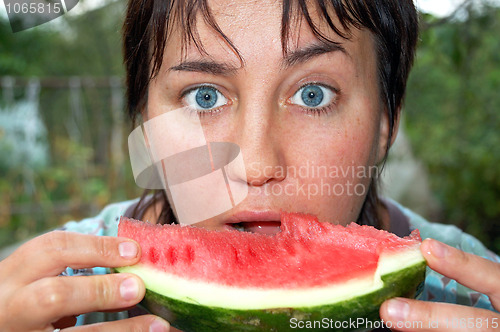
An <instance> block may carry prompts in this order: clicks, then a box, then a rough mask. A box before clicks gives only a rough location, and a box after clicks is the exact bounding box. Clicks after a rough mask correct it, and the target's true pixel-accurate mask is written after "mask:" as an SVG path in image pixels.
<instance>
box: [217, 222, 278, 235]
mask: <svg viewBox="0 0 500 332" xmlns="http://www.w3.org/2000/svg"><path fill="white" fill-rule="evenodd" d="M227 225H228V226H230V227H233V228H234V229H236V230H238V231H241V232H250V233H258V234H265V235H274V234H277V233H279V232H280V231H281V229H280V226H281V222H280V221H251V222H239V223H236V224H227Z"/></svg>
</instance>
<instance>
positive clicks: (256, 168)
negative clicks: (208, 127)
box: [235, 105, 286, 187]
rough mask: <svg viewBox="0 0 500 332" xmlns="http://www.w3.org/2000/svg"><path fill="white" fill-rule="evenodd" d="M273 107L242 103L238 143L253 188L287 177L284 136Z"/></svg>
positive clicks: (238, 126) (248, 180)
mask: <svg viewBox="0 0 500 332" xmlns="http://www.w3.org/2000/svg"><path fill="white" fill-rule="evenodd" d="M277 111H279V110H275V109H271V108H263V106H262V105H261V106H259V109H255V107H254V108H253V109H251V108H250V106H243V107H242V109H240V112H241V113H240V115H241V116H239V117H238V123H237V129H236V130H237V133H238V134H237V135H235V136H236V137H237V144H238V145H239V146H240V148H241V152H242V154H243V158H244V161H245V170H246V181H247V183H248V185H249V186H250V187H252V186H263V185H265V184H267V183H270V182H280V181H283V180H284V179H285V178H286V163H285V155H284V153H283V149H282V142H283V140H284V137H283V136H282V133H281V129H280V128H281V126H280V124H279V123H278V116H277V114H276V112H277Z"/></svg>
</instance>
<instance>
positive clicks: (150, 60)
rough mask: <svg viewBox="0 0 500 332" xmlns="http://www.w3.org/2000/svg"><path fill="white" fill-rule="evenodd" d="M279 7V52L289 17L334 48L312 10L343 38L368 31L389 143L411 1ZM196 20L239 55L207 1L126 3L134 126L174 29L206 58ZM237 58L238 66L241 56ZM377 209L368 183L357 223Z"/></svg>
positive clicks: (327, 0)
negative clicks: (338, 24) (374, 57)
mask: <svg viewBox="0 0 500 332" xmlns="http://www.w3.org/2000/svg"><path fill="white" fill-rule="evenodd" d="M282 4H283V6H282V8H283V11H282V17H281V40H282V48H283V52H284V53H286V52H287V50H288V48H287V43H288V39H289V38H288V37H289V34H290V30H291V29H292V28H293V27H292V24H293V23H294V22H295V21H294V18H300V19H304V20H305V21H306V22H307V24H308V25H309V27H310V28H311V29H312V31H313V33H314V34H315V35H316V37H317V38H318V39H319V40H321V41H324V42H327V43H335V42H334V41H332V40H330V39H329V38H327V37H326V36H325V35H323V34H322V33H321V32H320V30H319V28H318V27H317V26H316V25H315V23H314V21H313V19H312V17H311V15H310V13H311V10H310V9H311V6H316V8H315V9H317V11H318V13H319V14H320V15H321V18H322V19H323V20H324V21H325V22H326V23H327V24H328V25H329V27H330V28H331V29H332V30H333V31H335V32H336V33H337V34H338V35H339V36H341V37H342V38H345V39H349V38H350V34H349V32H350V30H351V29H353V28H354V29H367V30H368V31H370V32H371V33H372V34H373V37H374V40H375V47H376V53H377V64H378V83H379V89H380V93H381V95H380V97H381V102H382V105H383V106H384V108H385V110H386V111H387V113H388V119H389V129H390V137H389V142H390V139H391V138H392V135H393V130H394V124H395V122H396V120H397V118H398V116H399V111H400V108H401V106H402V103H403V98H404V94H405V90H406V82H407V79H408V75H409V72H410V69H411V66H412V64H413V59H414V56H415V48H416V44H417V39H418V15H417V11H416V9H415V5H414V3H413V1H412V0H283V1H282ZM199 15H201V16H199ZM333 15H336V16H337V18H338V21H339V22H340V25H341V26H340V27H339V26H335V24H334V23H333V22H334V19H333ZM198 17H202V18H203V19H204V21H205V23H207V24H208V25H209V26H210V27H211V28H213V30H214V31H215V32H216V33H217V34H219V35H220V36H221V38H222V39H223V40H224V41H225V42H226V43H227V45H228V46H229V47H231V48H232V49H233V50H234V52H235V54H237V55H238V56H239V53H238V50H237V48H236V47H235V46H234V45H233V44H232V42H231V40H230V39H229V38H228V37H227V36H226V35H225V34H224V32H223V31H222V30H221V29H220V27H219V26H218V24H217V22H216V20H215V18H214V17H213V16H212V14H211V10H210V7H209V5H208V0H184V1H179V0H129V2H128V7H127V13H126V18H125V22H124V26H123V51H124V62H125V66H126V74H127V111H128V114H129V116H130V118H131V119H132V121H133V122H135V120H136V119H137V117H138V115H139V114H140V113H141V110H143V109H144V107H145V105H146V102H147V91H148V86H149V82H150V80H151V79H152V78H153V77H154V76H155V75H156V74H157V73H158V71H159V69H160V66H161V64H162V60H163V52H164V49H165V45H166V43H167V39H168V36H169V34H170V33H171V31H172V28H173V27H180V31H182V33H183V35H182V42H183V47H184V48H183V49H185V47H187V45H188V44H189V43H190V42H192V43H194V45H195V46H196V47H197V48H198V49H199V50H200V52H202V53H206V52H204V50H203V45H202V44H201V42H200V41H199V39H198V37H197V33H196V20H197V18H198ZM239 58H240V60H241V61H242V58H241V56H239ZM388 149H389V144H388V146H387V151H388ZM146 194H147V193H145V195H146ZM145 195H144V196H143V198H144V197H145ZM153 197H154V199H153V202H154V201H155V200H157V199H159V200H163V201H164V202H165V204H164V209H163V211H162V213H161V216H160V220H159V222H162V223H170V222H175V218H174V215H173V213H172V211H171V209H170V206H169V205H168V202H167V199H166V196H165V194H164V193H163V192H157V193H155V195H154V196H153ZM152 204H153V203H152ZM377 206H378V195H377V181H376V179H372V182H371V185H370V188H369V191H368V194H367V197H366V199H365V202H364V205H363V208H362V212H361V214H360V216H359V218H358V222H359V223H361V224H368V225H373V226H378V225H379V217H378V215H377Z"/></svg>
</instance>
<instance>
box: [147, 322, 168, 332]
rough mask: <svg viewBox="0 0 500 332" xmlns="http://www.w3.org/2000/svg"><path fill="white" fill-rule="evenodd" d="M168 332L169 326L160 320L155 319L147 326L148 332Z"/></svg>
mask: <svg viewBox="0 0 500 332" xmlns="http://www.w3.org/2000/svg"><path fill="white" fill-rule="evenodd" d="M168 331H170V325H168V324H167V323H166V322H164V321H163V320H160V319H155V320H154V322H153V323H151V325H150V326H149V332H168Z"/></svg>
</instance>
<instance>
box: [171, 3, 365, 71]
mask: <svg viewBox="0 0 500 332" xmlns="http://www.w3.org/2000/svg"><path fill="white" fill-rule="evenodd" d="M208 4H209V8H210V12H211V17H212V18H213V19H214V21H215V22H216V23H217V26H218V27H219V28H220V32H222V33H223V34H224V35H225V36H226V37H227V38H228V40H229V41H230V42H231V43H232V45H234V46H235V48H236V49H237V52H236V51H235V50H234V49H233V48H232V47H231V46H230V44H229V43H228V41H227V40H225V39H224V38H223V36H222V35H221V33H220V32H218V31H216V30H215V29H214V28H213V26H211V25H210V24H208V23H207V21H206V19H205V17H204V15H203V13H201V12H198V13H197V19H196V24H195V27H193V29H194V31H193V32H194V33H193V34H192V35H191V36H188V37H189V38H186V39H185V40H183V38H184V37H186V36H185V31H183V30H182V26H180V25H177V26H176V27H175V31H174V32H173V33H172V34H170V37H169V38H168V39H167V43H166V49H165V53H164V60H163V64H162V67H165V66H168V67H169V68H170V67H171V66H175V65H176V64H178V63H179V62H181V61H185V60H200V59H206V58H211V59H218V60H224V62H225V63H227V64H230V65H231V66H232V67H235V68H236V67H240V66H241V65H244V64H245V63H248V62H252V61H261V60H260V59H264V58H265V59H268V58H270V57H273V58H275V59H276V60H278V59H279V60H280V62H286V59H287V58H288V59H290V58H293V57H290V56H287V55H285V54H284V53H292V54H297V53H300V52H297V51H300V50H305V49H311V48H314V47H315V46H318V45H323V46H325V47H324V48H328V47H329V48H332V46H333V48H335V46H338V47H337V48H339V49H341V50H342V51H343V52H344V53H345V55H347V56H349V57H351V58H353V56H354V57H355V55H356V54H359V53H363V54H366V53H367V52H366V50H364V51H363V50H362V49H366V46H367V45H369V46H370V48H373V47H372V46H373V42H372V37H371V33H370V32H368V31H366V30H358V29H356V28H352V29H350V30H349V31H346V30H345V29H343V28H342V24H340V23H339V22H338V20H336V16H335V15H333V16H332V19H333V21H334V22H333V23H334V24H335V25H336V26H337V27H338V28H339V30H341V31H342V32H343V33H345V34H348V35H349V37H350V38H349V39H346V38H343V37H341V36H339V35H338V34H337V33H335V32H334V31H333V30H332V29H331V28H330V27H329V26H328V24H327V22H326V20H325V19H324V18H323V16H320V15H318V14H317V12H316V11H315V10H314V6H310V7H311V8H310V9H309V10H310V16H311V18H312V20H313V22H314V24H315V25H316V26H317V27H318V29H319V30H320V32H321V33H322V34H323V35H324V36H326V37H327V38H328V39H329V42H327V41H325V40H320V39H319V38H318V36H317V35H316V34H315V33H314V32H313V30H312V29H311V27H310V25H309V24H308V23H307V22H306V21H305V19H304V18H303V17H302V16H296V17H294V16H293V15H292V17H291V20H290V28H289V31H288V34H287V42H286V44H287V50H286V52H284V50H283V41H282V38H283V34H282V11H283V8H282V2H281V1H249V0H232V1H229V2H225V1H208ZM332 42H333V43H332ZM328 45H330V46H328ZM320 49H321V47H317V48H316V50H318V51H321V50H320ZM240 56H241V58H240Z"/></svg>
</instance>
